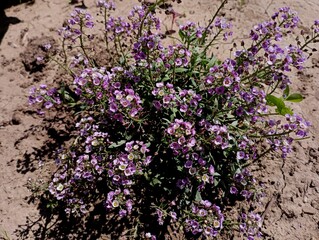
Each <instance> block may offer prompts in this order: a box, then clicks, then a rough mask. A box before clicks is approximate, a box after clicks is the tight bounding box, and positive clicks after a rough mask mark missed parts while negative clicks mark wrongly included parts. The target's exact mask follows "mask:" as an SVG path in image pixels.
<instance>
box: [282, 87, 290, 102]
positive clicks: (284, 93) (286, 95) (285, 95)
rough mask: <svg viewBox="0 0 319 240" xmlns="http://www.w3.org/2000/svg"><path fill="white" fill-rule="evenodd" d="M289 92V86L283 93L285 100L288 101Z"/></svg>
mask: <svg viewBox="0 0 319 240" xmlns="http://www.w3.org/2000/svg"><path fill="white" fill-rule="evenodd" d="M289 92H290V89H289V86H287V87H286V88H285V90H284V92H283V98H284V99H286V98H287V97H288V96H289Z"/></svg>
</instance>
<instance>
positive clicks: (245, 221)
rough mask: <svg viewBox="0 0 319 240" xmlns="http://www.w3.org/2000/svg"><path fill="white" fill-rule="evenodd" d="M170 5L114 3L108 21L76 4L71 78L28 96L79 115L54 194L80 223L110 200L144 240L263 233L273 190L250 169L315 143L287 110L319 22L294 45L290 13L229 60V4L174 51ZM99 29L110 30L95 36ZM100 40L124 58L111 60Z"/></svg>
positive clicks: (64, 34) (65, 43) (69, 40)
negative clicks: (166, 26)
mask: <svg viewBox="0 0 319 240" xmlns="http://www.w3.org/2000/svg"><path fill="white" fill-rule="evenodd" d="M167 2H168V1H164V0H157V1H156V2H155V3H152V4H146V3H144V4H142V6H137V7H134V8H133V10H132V11H131V12H130V13H129V15H128V17H127V18H122V17H118V18H115V17H110V16H109V13H110V12H111V11H113V10H114V9H115V5H114V4H113V3H112V2H109V1H104V0H99V1H98V7H99V8H100V10H101V13H102V16H103V17H102V20H101V21H96V22H94V21H93V18H92V16H91V15H90V14H89V13H87V12H86V11H83V10H79V9H76V10H75V11H74V13H73V14H72V17H71V18H70V19H69V20H68V22H67V24H66V25H65V26H64V27H63V28H62V29H61V30H60V31H59V34H60V35H61V38H62V50H61V55H62V56H63V57H64V62H63V63H59V64H60V65H61V66H62V67H63V68H64V69H65V70H66V71H67V73H69V74H70V76H71V77H72V82H68V81H65V82H64V83H63V86H61V87H60V88H59V89H55V88H54V89H49V88H48V87H47V86H45V85H41V86H40V87H39V88H36V87H34V88H33V89H32V90H31V94H30V97H29V101H30V104H33V105H37V106H38V107H39V109H40V112H41V113H43V112H42V109H51V108H52V107H54V106H56V107H57V106H61V105H63V106H64V107H66V108H68V109H70V110H72V111H73V112H74V121H76V120H78V121H77V122H76V123H75V128H76V135H77V136H76V138H75V139H74V142H73V143H72V144H71V145H69V146H67V148H65V150H61V151H60V152H59V156H58V161H57V163H58V171H57V172H56V173H55V174H54V176H53V178H52V181H51V182H50V184H49V192H50V194H51V195H52V196H53V197H54V198H56V200H57V201H58V202H59V203H61V206H63V207H64V208H65V211H66V212H67V213H68V214H69V215H72V216H79V217H82V216H85V215H86V214H87V213H88V212H89V211H91V210H92V207H94V204H95V203H96V202H97V201H100V200H102V201H103V202H104V206H105V209H106V212H107V213H108V214H111V215H112V214H115V215H116V216H118V217H119V218H127V219H131V220H132V221H131V222H132V225H134V227H135V228H134V229H135V231H134V237H135V238H147V239H156V235H158V236H162V235H161V234H164V232H165V230H164V229H165V228H164V227H161V226H167V225H168V224H170V225H171V226H173V227H174V228H175V229H176V230H179V231H184V232H185V234H186V235H194V236H199V235H202V236H204V237H207V238H212V237H216V236H217V235H219V234H220V233H222V231H223V230H225V229H226V230H227V229H228V230H229V229H233V228H237V229H238V230H239V231H240V232H241V233H242V235H243V236H245V237H247V239H254V238H256V237H257V238H258V237H260V236H261V232H260V228H261V224H262V219H261V217H260V215H259V214H258V213H256V212H254V209H255V207H256V203H258V202H259V201H260V198H261V197H262V196H263V193H262V186H261V185H260V184H259V183H258V181H257V180H256V179H255V178H254V176H253V174H252V173H251V172H250V171H249V166H250V165H251V164H255V163H258V161H261V160H262V158H264V157H265V156H267V154H271V153H273V154H274V153H279V155H280V156H281V157H283V158H285V157H286V156H287V154H288V153H289V152H291V150H292V147H291V145H292V143H293V141H294V140H296V139H303V138H305V137H307V129H308V127H309V125H310V124H309V122H307V121H305V120H304V119H303V118H302V117H301V116H299V115H297V114H295V113H293V110H292V108H291V105H287V102H299V101H301V100H302V96H301V95H300V94H298V93H292V94H291V93H290V88H289V86H290V84H291V77H290V74H289V73H290V72H291V71H292V69H293V68H296V69H297V70H302V65H303V63H304V62H305V60H306V59H307V57H308V54H309V53H308V51H307V50H308V48H309V44H311V43H313V42H316V41H318V38H319V21H315V23H314V25H313V26H312V28H311V34H310V35H309V36H306V35H305V33H303V32H302V33H301V36H302V37H303V39H304V40H303V41H302V40H298V42H297V43H296V44H295V45H292V44H291V45H289V46H285V45H284V44H283V43H282V40H283V39H284V38H285V37H287V36H288V35H291V34H293V33H294V31H295V29H296V27H297V25H298V22H299V18H298V16H297V14H296V13H295V12H294V11H292V10H291V9H290V8H288V7H284V8H281V9H279V11H278V12H277V13H275V14H274V15H273V16H272V18H271V20H269V21H267V22H264V23H261V24H258V25H256V26H255V27H254V28H253V29H252V30H251V32H250V39H248V40H247V43H244V42H242V43H241V44H240V47H239V46H237V45H236V44H234V46H233V48H232V49H231V51H232V53H233V57H232V58H227V59H226V60H224V61H221V60H219V59H218V58H217V56H215V55H214V53H213V50H214V49H213V46H214V45H215V44H218V42H219V41H227V39H228V37H230V36H231V35H232V32H231V31H230V28H231V24H230V23H228V22H227V21H225V19H221V18H218V17H217V15H218V12H219V11H220V9H221V8H222V7H223V6H224V4H225V3H226V1H223V2H222V4H221V7H220V8H219V9H218V10H217V12H216V13H215V15H214V16H213V17H212V19H211V20H210V21H209V22H208V24H207V25H206V26H198V25H196V24H195V23H193V22H186V23H185V24H183V25H180V26H179V31H178V38H177V40H178V43H177V44H171V45H169V44H164V43H163V40H162V39H163V34H162V33H161V31H160V27H161V21H160V19H159V18H157V17H156V12H157V10H158V8H165V6H166V5H167V4H168V3H167ZM165 4H166V5H165ZM170 11H173V10H170ZM99 22H103V24H102V25H103V29H102V34H101V33H99V34H97V33H96V31H94V29H95V28H97V26H96V23H99ZM102 40H103V41H102ZM101 41H102V42H103V45H102V46H100V47H101V48H104V49H106V50H107V51H108V52H109V53H110V52H112V53H113V54H112V59H110V61H109V62H108V63H106V64H102V63H101V62H100V59H101V56H100V55H99V54H98V52H99V48H98V47H97V46H98V44H97V43H100V42H101ZM247 45H248V46H247ZM46 48H47V49H49V48H50V46H46ZM70 49H71V50H72V51H69V50H70ZM73 49H76V50H77V51H76V54H74V51H73ZM65 86H67V88H66V87H65ZM237 201H243V202H245V204H246V206H247V207H246V208H245V209H242V210H238V218H236V217H234V216H231V215H229V214H228V215H227V211H226V206H227V205H229V204H233V203H235V202H237ZM111 215H110V216H111ZM112 216H114V215H112ZM155 225H158V227H154V226H155Z"/></svg>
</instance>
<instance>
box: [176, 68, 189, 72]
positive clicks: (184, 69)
mask: <svg viewBox="0 0 319 240" xmlns="http://www.w3.org/2000/svg"><path fill="white" fill-rule="evenodd" d="M187 71H188V69H187V68H175V73H184V72H187Z"/></svg>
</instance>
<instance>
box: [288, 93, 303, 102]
mask: <svg viewBox="0 0 319 240" xmlns="http://www.w3.org/2000/svg"><path fill="white" fill-rule="evenodd" d="M285 100H286V101H289V102H301V101H302V100H303V97H302V95H301V94H300V93H293V94H290V95H289V96H288V97H287V98H286V99H285Z"/></svg>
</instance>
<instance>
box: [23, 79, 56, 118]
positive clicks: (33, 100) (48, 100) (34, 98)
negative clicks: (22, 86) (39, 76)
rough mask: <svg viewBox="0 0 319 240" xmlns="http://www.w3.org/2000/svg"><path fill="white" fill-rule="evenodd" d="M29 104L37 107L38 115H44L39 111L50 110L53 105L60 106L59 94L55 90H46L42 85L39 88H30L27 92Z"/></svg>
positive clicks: (45, 86) (46, 87)
mask: <svg viewBox="0 0 319 240" xmlns="http://www.w3.org/2000/svg"><path fill="white" fill-rule="evenodd" d="M29 94H30V95H29V104H30V105H38V106H39V108H38V113H39V114H44V112H43V111H42V110H41V109H50V108H52V107H53V106H54V105H59V104H61V99H60V94H59V93H58V91H57V89H56V88H48V86H47V85H45V84H42V85H40V87H39V88H36V87H32V88H31V89H30V92H29Z"/></svg>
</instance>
